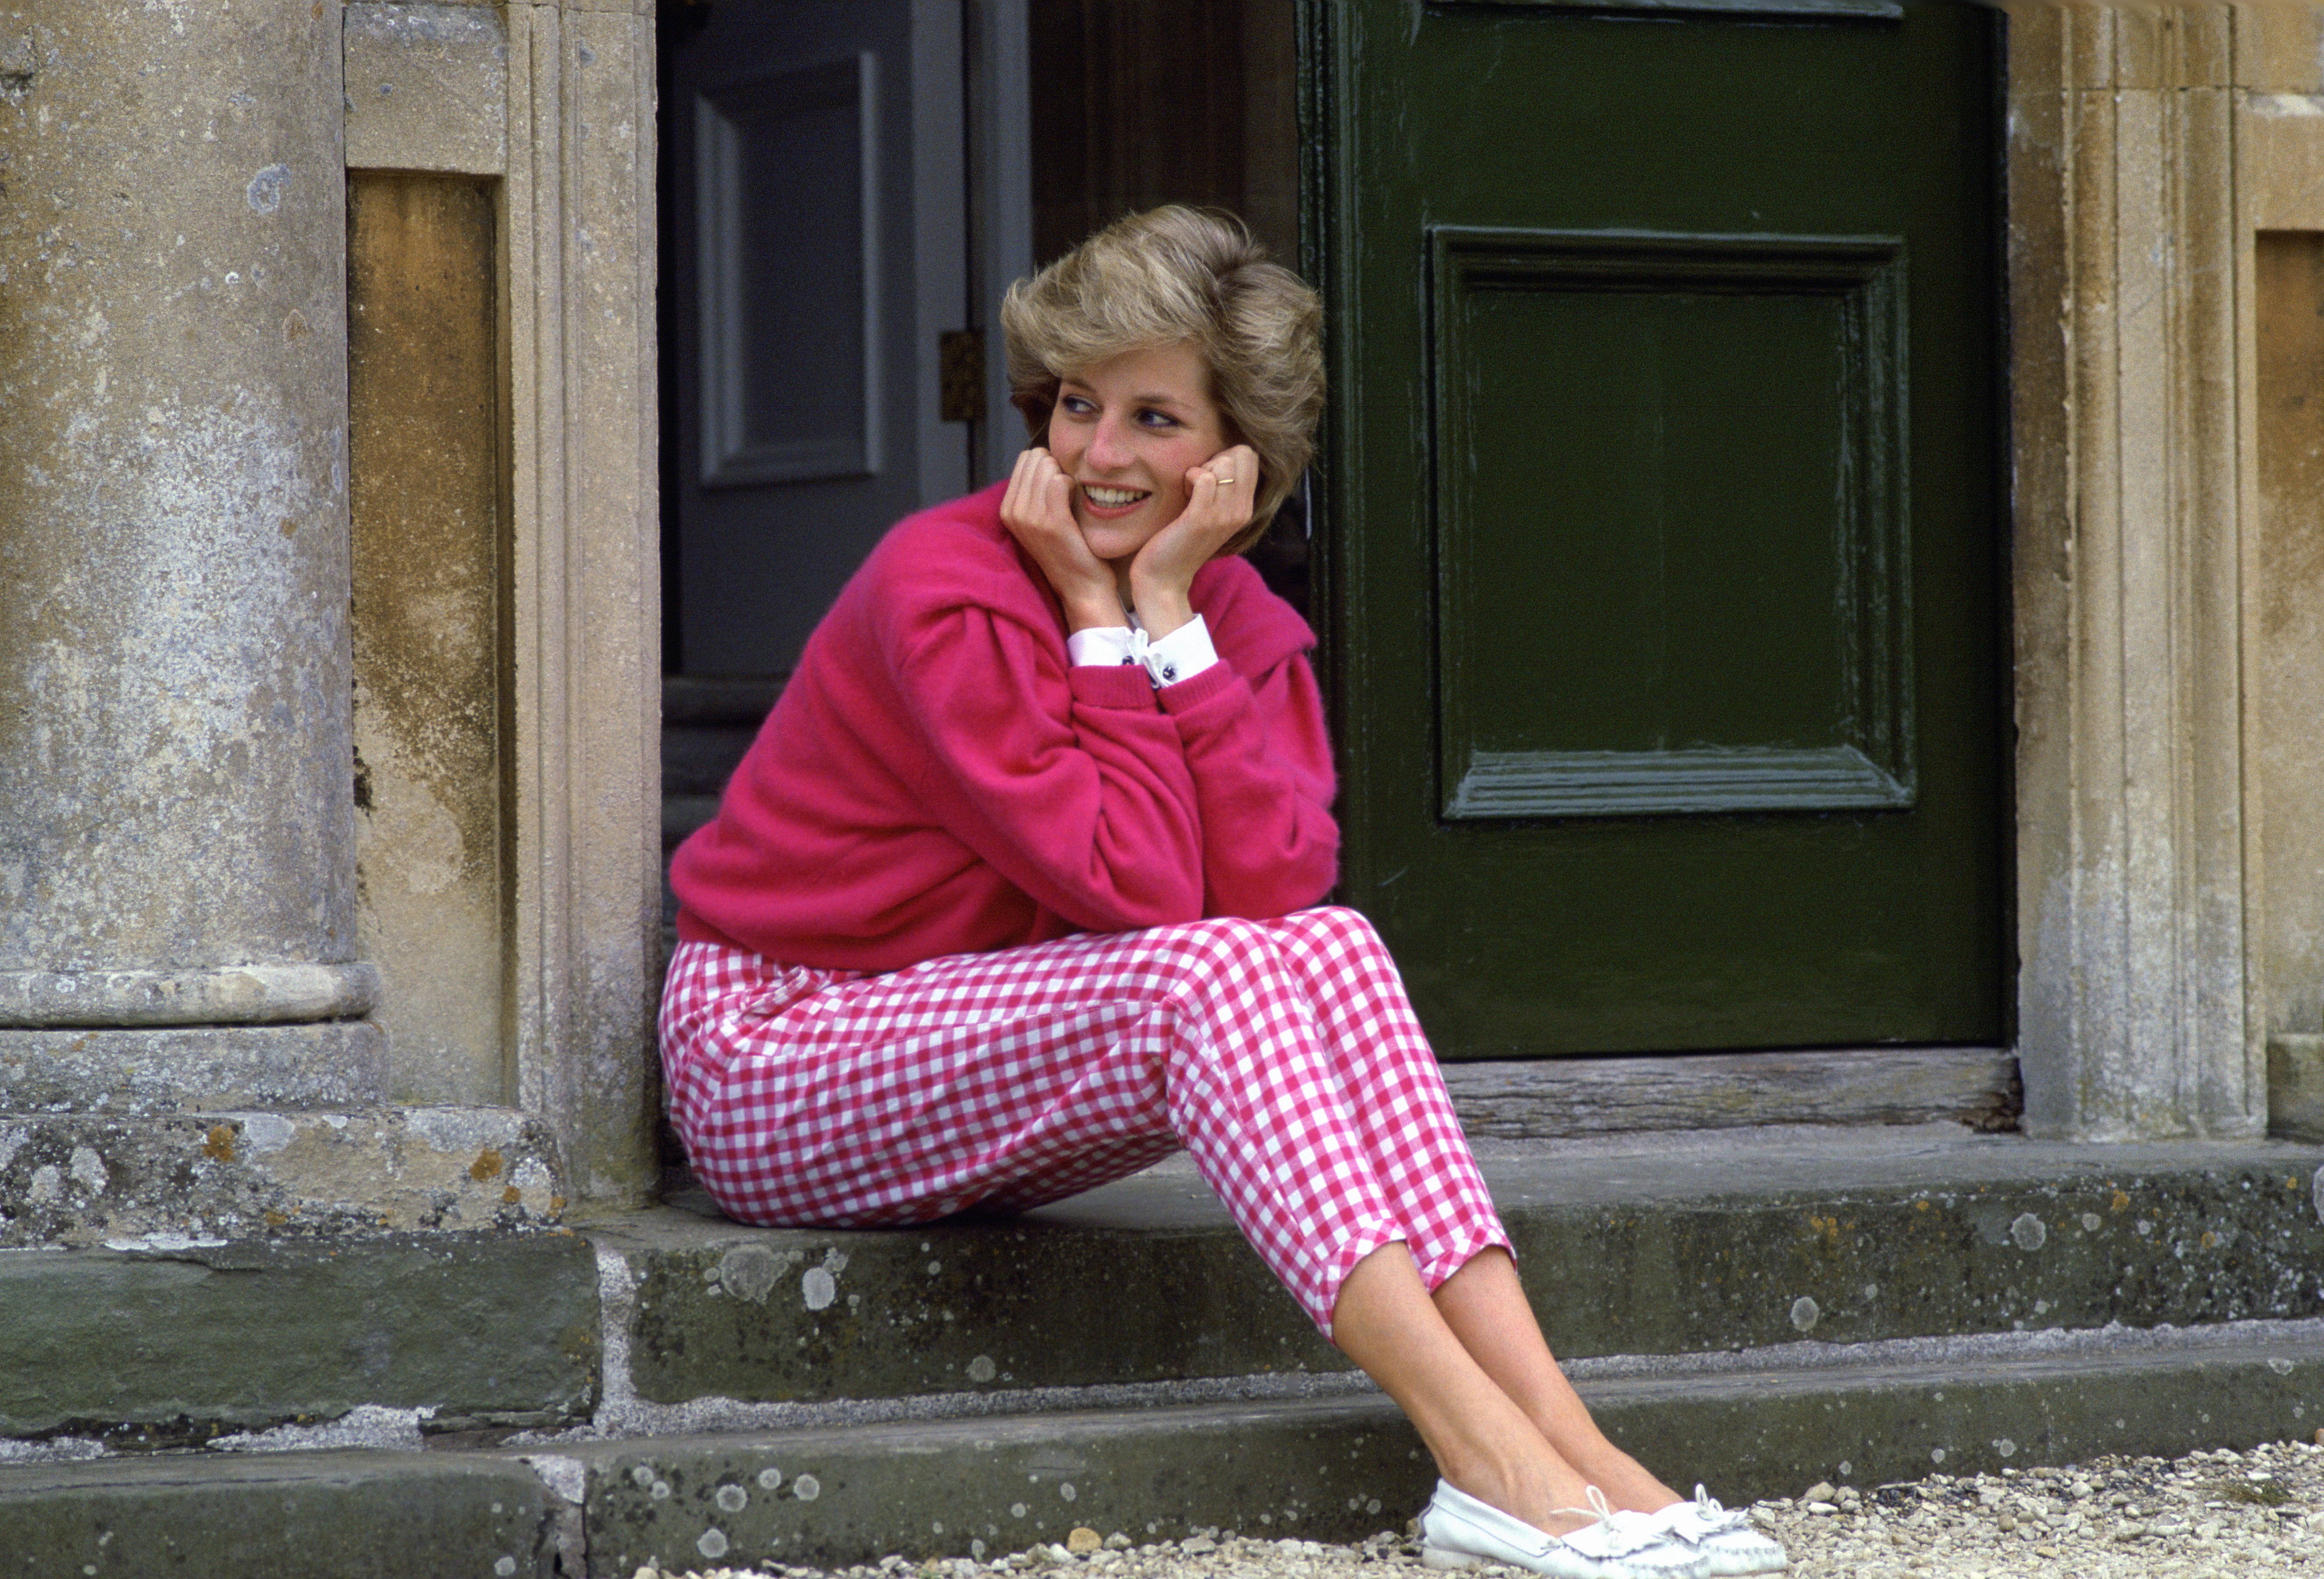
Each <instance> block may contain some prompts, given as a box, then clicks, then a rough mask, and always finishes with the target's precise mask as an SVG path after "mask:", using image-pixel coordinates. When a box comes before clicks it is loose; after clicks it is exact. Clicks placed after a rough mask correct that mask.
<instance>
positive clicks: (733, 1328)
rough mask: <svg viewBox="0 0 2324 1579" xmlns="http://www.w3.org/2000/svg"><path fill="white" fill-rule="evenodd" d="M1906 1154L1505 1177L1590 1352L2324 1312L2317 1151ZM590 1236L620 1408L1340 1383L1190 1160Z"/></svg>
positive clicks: (1565, 1314) (1812, 1155)
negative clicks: (1071, 1185) (877, 1226)
mask: <svg viewBox="0 0 2324 1579" xmlns="http://www.w3.org/2000/svg"><path fill="white" fill-rule="evenodd" d="M1913 1143H1914V1137H1913V1136H1911V1135H1909V1134H1908V1135H1904V1136H1901V1137H1895V1138H1888V1137H1882V1138H1878V1144H1877V1145H1876V1144H1873V1143H1872V1142H1867V1141H1862V1140H1852V1141H1849V1142H1847V1143H1845V1144H1844V1145H1842V1144H1839V1143H1818V1144H1802V1145H1801V1146H1800V1147H1799V1148H1798V1149H1797V1150H1796V1151H1785V1152H1775V1151H1772V1150H1764V1149H1762V1150H1752V1149H1751V1148H1749V1147H1748V1146H1733V1147H1728V1148H1724V1149H1721V1148H1719V1147H1714V1146H1711V1145H1709V1144H1705V1143H1701V1142H1695V1143H1694V1144H1697V1145H1700V1146H1701V1149H1702V1150H1703V1151H1704V1152H1705V1153H1706V1156H1707V1160H1705V1159H1696V1158H1692V1157H1688V1156H1684V1155H1679V1156H1675V1157H1650V1156H1621V1155H1614V1154H1603V1155H1601V1154H1591V1153H1588V1152H1580V1153H1566V1154H1557V1155H1546V1154H1545V1155H1544V1156H1542V1157H1540V1158H1528V1157H1522V1156H1520V1157H1517V1158H1509V1157H1500V1158H1495V1157H1491V1156H1489V1157H1488V1158H1487V1159H1486V1160H1485V1168H1486V1174H1487V1178H1488V1181H1489V1183H1490V1184H1491V1186H1492V1187H1493V1189H1494V1191H1495V1194H1496V1196H1497V1198H1499V1200H1500V1201H1501V1204H1502V1211H1503V1215H1504V1217H1505V1219H1506V1221H1507V1222H1508V1227H1509V1231H1510V1233H1511V1235H1512V1237H1513V1238H1514V1239H1515V1241H1516V1242H1517V1251H1518V1264H1519V1270H1520V1272H1521V1274H1522V1275H1523V1276H1524V1277H1525V1279H1526V1283H1527V1287H1528V1289H1529V1292H1530V1293H1531V1295H1532V1297H1533V1299H1534V1303H1535V1308H1536V1310H1538V1311H1539V1312H1540V1315H1541V1318H1542V1323H1543V1325H1544V1326H1545V1329H1546V1330H1547V1331H1548V1333H1549V1334H1550V1337H1551V1341H1552V1343H1553V1344H1555V1345H1556V1347H1557V1349H1558V1351H1559V1353H1562V1354H1564V1355H1566V1356H1569V1357H1575V1356H1585V1357H1586V1356H1595V1355H1604V1354H1612V1353H1625V1352H1655V1353H1669V1354H1686V1353H1717V1352H1720V1351H1725V1350H1729V1349H1733V1348H1736V1347H1738V1346H1759V1347H1765V1346H1767V1345H1770V1344H1782V1343H1786V1342H1791V1341H1794V1340H1798V1339H1801V1338H1812V1339H1816V1340H1821V1341H1829V1342H1837V1343H1841V1344H1856V1343H1865V1342H1877V1341H1885V1340H1889V1339H1896V1338H1908V1337H1923V1336H1930V1335H1934V1334H1950V1333H1980V1332H1982V1333H2008V1332H2011V1331H2014V1330H2024V1329H2040V1328H2048V1327H2056V1326H2077V1327H2089V1328H2098V1327H2103V1326H2105V1325H2107V1324H2108V1323H2110V1322H2121V1323H2124V1324H2126V1325H2136V1326H2159V1325H2163V1324H2166V1323H2170V1324H2177V1325H2193V1324H2199V1323H2213V1322H2220V1321H2234V1320H2242V1319H2252V1318H2262V1319H2278V1320H2281V1319H2301V1318H2308V1317H2315V1316H2324V1277H2319V1272H2318V1269H2319V1267H2324V1210H2319V1201H2318V1195H2319V1192H2318V1190H2317V1188H2316V1186H2315V1177H2316V1176H2317V1174H2318V1170H2319V1166H2324V1151H2319V1150H2316V1149H2313V1148H2301V1147H2288V1146H2283V1145H2281V1144H2278V1143H2272V1142H2254V1143H2245V1144H2240V1145H2212V1146H2202V1145H2192V1144H2190V1145H2182V1146H2175V1147H2163V1146H2148V1147H2076V1146H2067V1145H2061V1144H2052V1143H2043V1142H2030V1141H2024V1140H1983V1141H1977V1142H1974V1143H1971V1144H1969V1145H1966V1146H1936V1147H1932V1148H1930V1149H1929V1151H1928V1154H1927V1155H1926V1156H1924V1157H1915V1156H1914V1155H1913V1153H1912V1150H1911V1148H1912V1145H1913ZM1883 1148H1886V1149H1887V1150H1883ZM587 1232H588V1233H589V1236H590V1238H591V1239H592V1241H593V1242H595V1244H596V1246H597V1250H598V1255H599V1264H600V1269H601V1274H602V1275H601V1282H600V1287H601V1291H602V1297H603V1299H604V1305H605V1309H606V1316H607V1372H606V1392H607V1396H608V1397H609V1398H612V1399H622V1398H624V1397H633V1398H635V1399H639V1400H641V1402H645V1403H652V1404H663V1405H670V1406H679V1405H685V1404H687V1403H689V1402H692V1401H695V1400H709V1399H732V1400H737V1401H742V1402H765V1403H774V1402H785V1401H816V1400H818V1399H836V1398H854V1399H866V1398H872V1397H914V1396H919V1395H923V1394H930V1393H937V1392H957V1393H987V1392H993V1391H1001V1390H1010V1389H1018V1390H1023V1389H1029V1388H1047V1387H1080V1386H1094V1385H1103V1384H1119V1385H1139V1384H1147V1383H1153V1382H1159V1381H1166V1380H1200V1379H1206V1378H1227V1377H1235V1376H1246V1375H1251V1374H1256V1373H1262V1372H1270V1373H1277V1374H1286V1375H1296V1374H1300V1373H1309V1374H1323V1373H1329V1372H1335V1371H1344V1370H1345V1369H1346V1363H1347V1362H1346V1361H1345V1359H1344V1358H1343V1357H1342V1356H1341V1355H1340V1354H1339V1353H1337V1351H1335V1350H1333V1348H1332V1347H1331V1346H1330V1345H1329V1344H1326V1343H1324V1342H1323V1339H1322V1338H1321V1337H1320V1336H1319V1335H1318V1334H1316V1332H1315V1330H1314V1327H1313V1326H1312V1325H1309V1324H1308V1323H1307V1321H1306V1320H1305V1318H1304V1316H1302V1315H1301V1314H1300V1312H1299V1310H1298V1308H1297V1307H1296V1306H1295V1305H1294V1304H1293V1303H1292V1301H1291V1300H1290V1298H1289V1297H1287V1296H1286V1295H1285V1294H1284V1293H1283V1291H1282V1290H1281V1289H1280V1288H1277V1285H1276V1283H1275V1281H1274V1279H1272V1277H1270V1276H1269V1274H1268V1272H1267V1270H1266V1269H1265V1268H1264V1267H1263V1266H1262V1265H1261V1264H1260V1263H1259V1260H1258V1258H1257V1257H1256V1255H1254V1254H1253V1253H1252V1251H1250V1248H1249V1246H1248V1245H1246V1244H1245V1243H1244V1242H1242V1240H1241V1237H1240V1234H1239V1233H1237V1232H1236V1230H1235V1228H1234V1226H1233V1224H1232V1223H1231V1222H1229V1221H1228V1219H1227V1217H1226V1215H1225V1213H1224V1212H1223V1210H1222V1208H1221V1207H1220V1206H1219V1205H1218V1204H1217V1202H1216V1201H1215V1200H1214V1199H1213V1198H1212V1196H1210V1193H1209V1191H1208V1190H1207V1189H1205V1188H1204V1187H1203V1185H1202V1183H1201V1181H1200V1180H1199V1179H1197V1178H1195V1177H1194V1176H1193V1174H1192V1172H1191V1170H1187V1169H1181V1170H1179V1171H1178V1172H1176V1173H1172V1172H1170V1171H1168V1170H1167V1169H1165V1170H1161V1171H1157V1173H1155V1174H1152V1175H1148V1176H1142V1177H1139V1178H1136V1179H1131V1180H1125V1181H1123V1182H1122V1183H1120V1184H1118V1185H1115V1186H1110V1187H1107V1188H1106V1189H1104V1190H1100V1191H1096V1192H1093V1193H1092V1194H1090V1195H1088V1196H1082V1197H1079V1198H1077V1199H1076V1200H1074V1201H1073V1202H1069V1203H1065V1204H1063V1205H1060V1206H1058V1207H1052V1208H1047V1209H1045V1210H1043V1211H1042V1212H1039V1213H1034V1214H1027V1215H1026V1216H1023V1217H1019V1218H1015V1219H1006V1220H999V1221H991V1222H979V1223H960V1222H953V1223H935V1224H929V1225H927V1226H926V1227H923V1228H918V1229H909V1230H896V1229H889V1230H880V1231H854V1232H848V1231H830V1230H807V1229H760V1228H751V1227H746V1226H743V1225H742V1224H739V1223H732V1222H727V1221H724V1220H722V1219H717V1218H715V1217H711V1216H705V1215H703V1214H696V1213H689V1212H687V1211H681V1210H678V1209H676V1208H669V1207H665V1208H662V1209H659V1210H658V1211H655V1212H649V1213H642V1214H635V1215H632V1216H631V1217H629V1218H626V1219H623V1220H622V1221H621V1222H619V1223H604V1224H599V1225H593V1226H591V1227H590V1228H589V1229H588V1230H587Z"/></svg>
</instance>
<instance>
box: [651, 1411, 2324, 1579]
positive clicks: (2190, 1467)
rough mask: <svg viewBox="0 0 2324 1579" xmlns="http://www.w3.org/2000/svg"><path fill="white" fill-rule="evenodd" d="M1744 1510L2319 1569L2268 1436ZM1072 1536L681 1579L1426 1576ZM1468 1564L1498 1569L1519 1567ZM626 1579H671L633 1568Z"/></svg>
mask: <svg viewBox="0 0 2324 1579" xmlns="http://www.w3.org/2000/svg"><path fill="white" fill-rule="evenodd" d="M2319 1435H2320V1436H2324V1433H2319ZM1751 1516H1752V1518H1753V1519H1754V1520H1755V1521H1757V1524H1758V1525H1759V1527H1760V1528H1763V1529H1766V1530H1767V1531H1768V1532H1769V1533H1771V1534H1772V1535H1774V1536H1775V1538H1776V1539H1777V1540H1780V1541H1782V1542H1783V1543H1784V1547H1785V1548H1786V1549H1787V1550H1789V1551H1790V1553H1791V1555H1792V1573H1793V1574H1794V1575H1797V1576H1799V1579H1842V1576H1845V1579H1923V1576H1942V1579H1976V1576H1978V1575H1989V1576H1990V1579H2005V1576H2008V1579H2015V1576H2017V1575H2026V1576H2028V1579H2031V1576H2033V1575H2041V1576H2042V1579H2053V1576H2054V1579H2213V1576H2216V1579H2242V1576H2243V1575H2246V1574H2261V1575H2264V1574H2308V1573H2319V1574H2324V1445H2316V1444H2312V1443H2277V1444H2271V1445H2265V1446H2262V1447H2257V1448H2255V1449H2253V1450H2252V1451H2251V1452H2249V1453H2230V1452H2227V1451H2226V1450H2224V1449H2223V1450H2221V1451H2218V1452H2216V1453H2194V1454H2189V1455H2188V1456H2187V1457H2185V1458H2182V1459H2178V1460H2175V1461H2174V1460H2170V1459H2160V1458H2111V1457H2108V1458H2101V1459H2097V1460H2094V1461H2093V1462H2091V1463H2089V1464H2069V1465H2067V1466H2066V1467H2064V1468H2062V1469H2027V1470H2022V1471H2021V1470H2014V1469H2012V1470H2004V1471H2002V1472H2001V1473H1999V1474H1997V1475H1960V1476H1954V1475H1931V1476H1930V1477H1929V1478H1928V1479H1927V1480H1924V1481H1910V1482H1903V1483H1900V1484H1896V1485H1887V1486H1863V1487H1858V1486H1832V1485H1829V1484H1818V1485H1814V1486H1811V1487H1809V1488H1808V1489H1807V1491H1805V1492H1804V1493H1803V1494H1802V1495H1801V1496H1799V1497H1798V1498H1796V1499H1794V1498H1776V1499H1774V1500H1771V1501H1766V1502H1761V1503H1759V1504H1757V1506H1756V1507H1754V1508H1753V1509H1752V1511H1751ZM1073 1546H1074V1548H1075V1549H1074V1550H1072V1551H1068V1550H1067V1549H1066V1548H1065V1547H1047V1548H1035V1549H1034V1550H1032V1551H1030V1552H1023V1553H1017V1554H1011V1555H1005V1556H1004V1555H1001V1554H992V1555H991V1556H988V1557H987V1559H986V1560H984V1561H982V1562H978V1561H973V1560H971V1559H968V1558H950V1559H944V1560H939V1561H935V1562H927V1563H920V1564H913V1563H909V1562H907V1561H906V1560H905V1559H904V1558H902V1557H890V1558H888V1559H886V1560H885V1561H884V1562H882V1563H881V1564H879V1565H876V1566H868V1567H860V1568H849V1569H845V1570H844V1571H842V1572H841V1573H840V1574H835V1575H830V1576H825V1575H822V1574H818V1573H817V1572H816V1570H814V1569H811V1568H777V1569H771V1570H752V1569H739V1568H735V1569H729V1568H714V1569H709V1570H706V1571H701V1572H698V1573H696V1574H693V1575H692V1576H691V1579H762V1575H769V1574H770V1575H774V1576H776V1579H987V1576H990V1575H996V1574H1010V1573H1014V1572H1017V1571H1019V1570H1022V1569H1028V1568H1052V1567H1064V1566H1075V1567H1085V1568H1088V1569H1090V1570H1091V1571H1092V1579H1098V1576H1099V1575H1102V1576H1103V1579H1354V1575H1355V1574H1356V1572H1357V1570H1359V1569H1362V1568H1367V1567H1369V1568H1371V1569H1372V1570H1373V1574H1371V1575H1369V1576H1368V1579H1389V1576H1388V1574H1381V1573H1379V1567H1380V1565H1386V1566H1388V1567H1389V1568H1409V1569H1411V1570H1412V1571H1413V1579H1419V1576H1420V1575H1421V1574H1425V1573H1426V1572H1428V1570H1426V1569H1424V1568H1422V1567H1421V1565H1420V1558H1419V1555H1418V1547H1416V1546H1414V1545H1412V1544H1411V1543H1410V1542H1409V1541H1408V1540H1407V1539H1406V1537H1404V1536H1401V1535H1395V1534H1391V1533H1388V1532H1386V1531H1383V1532H1382V1533H1380V1534H1379V1535H1376V1536H1374V1537H1372V1538H1371V1539H1369V1540H1368V1541H1365V1542H1364V1543H1363V1544H1361V1545H1360V1546H1326V1545H1323V1544H1322V1543H1320V1542H1317V1541H1303V1540H1249V1539H1243V1538H1240V1537H1238V1536H1237V1535H1235V1534H1233V1533H1232V1532H1229V1531H1212V1532H1209V1533H1207V1534H1205V1535H1202V1536H1197V1537H1193V1538H1191V1539H1188V1540H1185V1541H1165V1542H1163V1543H1162V1544H1160V1545H1158V1546H1147V1547H1139V1546H1135V1545H1133V1544H1132V1543H1131V1542H1130V1540H1129V1539H1128V1538H1127V1537H1123V1536H1120V1535H1114V1536H1111V1537H1100V1536H1099V1534H1098V1533H1097V1532H1096V1531H1094V1530H1076V1531H1074V1540H1073ZM1477 1572H1478V1573H1479V1574H1480V1575H1489V1576H1495V1579H1499V1576H1502V1575H1508V1574H1514V1573H1516V1572H1517V1571H1515V1570H1510V1569H1504V1568H1494V1567H1489V1568H1484V1569H1480V1570H1478V1571H1477ZM635 1579H678V1574H677V1573H676V1571H674V1570H673V1571H667V1572H665V1571H660V1570H656V1569H652V1568H641V1569H639V1570H638V1572H637V1574H636V1576H635ZM1057 1579H1065V1575H1063V1574H1059V1575H1057ZM1520 1579H1529V1576H1523V1575H1520Z"/></svg>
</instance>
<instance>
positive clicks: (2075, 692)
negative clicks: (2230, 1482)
mask: <svg viewBox="0 0 2324 1579" xmlns="http://www.w3.org/2000/svg"><path fill="white" fill-rule="evenodd" d="M2010 19H2011V28H2010V60H2009V82H2010V96H2011V103H2010V162H2009V203H2010V255H2009V270H2010V295H2011V307H2012V326H2011V330H2012V341H2013V356H2014V368H2013V374H2014V378H2013V390H2012V401H2013V407H2014V409H2013V412H2012V416H2013V420H2014V422H2015V436H2014V447H2015V477H2014V485H2015V533H2016V536H2015V551H2014V556H2013V557H2014V560H2015V593H2016V623H2017V697H2016V702H2017V725H2018V744H2017V826H2018V862H2017V870H2018V917H2019V921H2018V927H2019V932H2018V953H2019V956H2020V959H2021V961H2022V965H2021V971H2020V976H2019V995H2018V1003H2019V1056H2020V1062H2021V1064H2022V1067H2023V1069H2024V1080H2025V1127H2026V1128H2027V1130H2029V1131H2033V1132H2035V1133H2039V1134H2045V1135H2057V1136H2064V1137H2070V1138H2077V1139H2085V1140H2128V1139H2138V1138H2157V1137H2165V1136H2174V1135H2190V1136H2191V1135H2217V1136H2252V1135H2257V1134H2259V1133H2261V1132H2262V1131H2264V1128H2265V1126H2266V1122H2267V1107H2266V1079H2265V1073H2266V1072H2265V1064H2264V1046H2263V1042H2262V1039H2261V1037H2260V1035H2259V1031H2260V1027H2261V1022H2260V1020H2259V1019H2258V1018H2257V1017H2255V1016H2254V1015H2253V1014H2252V1013H2251V1011H2250V1005H2249V1003H2248V1002H2247V997H2248V991H2249V977H2248V974H2247V959H2246V906H2247V904H2248V903H2249V901H2250V900H2251V898H2252V891H2251V890H2250V889H2249V888H2248V887H2247V879H2248V877H2249V875H2250V874H2249V872H2248V869H2247V863H2246V845H2245V839H2246V808H2245V796H2246V761H2245V753H2244V743H2245V735H2244V726H2245V720H2244V711H2243V709H2244V703H2245V696H2244V691H2243V685H2242V675H2241V664H2242V661H2243V660H2242V638H2243V619H2244V599H2245V596H2246V579H2245V575H2246V573H2245V563H2244V559H2245V555H2246V548H2247V544H2246V538H2247V532H2246V522H2245V520H2244V512H2243V506H2242V503H2241V498H2240V490H2241V473H2240V467H2241V460H2240V449H2241V438H2240V434H2239V428H2238V422H2239V418H2238V412H2237V403H2236V391H2237V383H2238V373H2237V350H2236V345H2237V323H2238V317H2237V315H2238V312H2239V311H2240V310H2243V309H2242V308H2241V307H2239V304H2238V301H2237V293H2236V272H2237V270H2236V260H2237V255H2238V248H2239V245H2241V244H2240V242H2239V238H2238V235H2237V229H2236V180H2237V171H2236V158H2235V116H2236V102H2237V99H2238V97H2239V94H2238V90H2237V88H2236V76H2235V60H2236V49H2237V41H2238V34H2239V27H2240V25H2241V23H2239V16H2238V13H2237V12H2236V11H2235V10H2234V9H2232V8H2230V7H2228V6H2226V5H2190V6H2183V7H2181V6H2163V7H2154V8H2151V9H2146V10H2135V9H2129V8H2124V9H2114V8H2105V7H2099V6H2048V5H2024V6H2013V7H2012V9H2011V13H2010Z"/></svg>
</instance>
